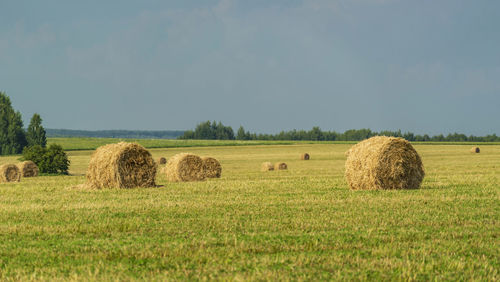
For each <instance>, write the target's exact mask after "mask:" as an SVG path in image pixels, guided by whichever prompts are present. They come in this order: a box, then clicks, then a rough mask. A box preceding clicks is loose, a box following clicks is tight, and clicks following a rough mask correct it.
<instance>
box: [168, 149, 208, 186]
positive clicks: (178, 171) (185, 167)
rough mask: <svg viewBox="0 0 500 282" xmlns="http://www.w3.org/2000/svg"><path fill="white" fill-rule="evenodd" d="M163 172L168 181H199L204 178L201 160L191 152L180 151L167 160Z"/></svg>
mask: <svg viewBox="0 0 500 282" xmlns="http://www.w3.org/2000/svg"><path fill="white" fill-rule="evenodd" d="M165 172H166V176H167V180H168V181H172V182H184V181H201V180H204V179H205V172H204V169H203V160H202V159H201V158H200V157H198V156H196V155H193V154H187V153H181V154H177V155H175V156H173V157H172V158H170V159H169V160H168V162H167V166H166V167H165Z"/></svg>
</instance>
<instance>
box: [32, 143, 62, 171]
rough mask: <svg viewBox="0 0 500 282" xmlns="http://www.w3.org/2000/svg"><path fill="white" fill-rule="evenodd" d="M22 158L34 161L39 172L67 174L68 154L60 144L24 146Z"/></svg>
mask: <svg viewBox="0 0 500 282" xmlns="http://www.w3.org/2000/svg"><path fill="white" fill-rule="evenodd" d="M23 159H24V160H26V161H32V162H34V163H35V164H36V165H37V166H38V169H39V170H40V172H41V173H57V174H68V168H69V160H68V156H67V155H66V153H65V152H64V150H63V148H62V147H61V146H60V145H57V144H52V145H50V146H49V147H48V148H43V147H42V146H40V145H35V146H32V147H25V148H24V150H23Z"/></svg>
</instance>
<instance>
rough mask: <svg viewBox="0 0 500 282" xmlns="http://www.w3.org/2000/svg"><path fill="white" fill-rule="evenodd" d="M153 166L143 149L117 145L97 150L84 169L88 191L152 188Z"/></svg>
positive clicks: (133, 144)
mask: <svg viewBox="0 0 500 282" xmlns="http://www.w3.org/2000/svg"><path fill="white" fill-rule="evenodd" d="M155 176H156V164H155V162H154V160H153V157H152V156H151V153H149V151H148V150H146V149H145V148H144V147H142V146H141V145H139V144H136V143H126V142H120V143H117V144H109V145H105V146H101V147H99V148H97V150H96V151H95V152H94V153H93V154H92V156H91V158H90V163H89V167H88V169H87V186H88V187H90V188H99V189H100V188H134V187H154V186H155Z"/></svg>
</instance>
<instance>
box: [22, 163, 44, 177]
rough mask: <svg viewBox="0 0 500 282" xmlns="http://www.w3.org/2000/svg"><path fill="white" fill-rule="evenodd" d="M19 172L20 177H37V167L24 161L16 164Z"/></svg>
mask: <svg viewBox="0 0 500 282" xmlns="http://www.w3.org/2000/svg"><path fill="white" fill-rule="evenodd" d="M17 167H18V168H19V170H20V172H21V177H35V176H38V172H39V170H38V166H37V165H36V164H35V163H34V162H32V161H25V162H22V163H19V164H17Z"/></svg>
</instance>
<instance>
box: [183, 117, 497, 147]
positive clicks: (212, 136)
mask: <svg viewBox="0 0 500 282" xmlns="http://www.w3.org/2000/svg"><path fill="white" fill-rule="evenodd" d="M373 136H394V137H401V138H404V139H406V140H408V141H434V142H443V141H444V142H500V137H499V136H496V134H491V135H486V136H474V135H469V136H467V135H465V134H460V133H452V134H448V135H443V134H439V135H433V136H430V135H428V134H423V135H421V134H414V133H412V132H402V131H401V130H397V131H390V130H383V131H380V132H376V131H372V130H370V129H367V128H363V129H350V130H346V131H345V132H342V133H340V132H336V131H323V130H321V129H320V128H319V127H317V126H315V127H313V128H312V129H311V130H296V129H293V130H289V131H281V132H280V133H278V134H262V133H259V134H257V133H251V132H249V131H246V130H245V128H243V126H240V127H239V129H238V131H237V133H236V134H234V131H233V129H232V128H231V127H230V126H225V125H223V124H222V123H221V122H220V121H219V122H218V123H217V122H215V121H213V122H210V121H206V122H202V123H199V124H198V125H197V126H196V128H195V129H194V130H188V131H185V132H184V134H183V135H182V136H179V137H178V139H205V140H279V141H284V140H287V141H288V140H293V141H295V140H296V141H301V140H303V141H361V140H364V139H367V138H370V137H373Z"/></svg>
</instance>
